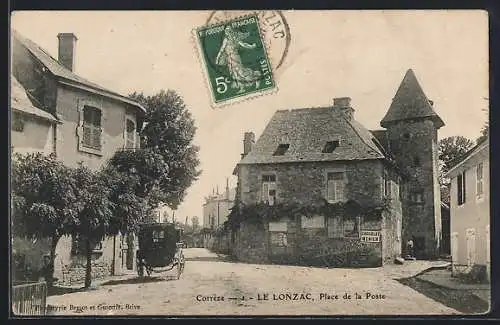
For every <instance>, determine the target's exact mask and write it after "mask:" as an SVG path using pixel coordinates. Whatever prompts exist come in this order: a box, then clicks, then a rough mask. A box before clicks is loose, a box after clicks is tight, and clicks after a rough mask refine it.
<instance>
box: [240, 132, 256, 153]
mask: <svg viewBox="0 0 500 325" xmlns="http://www.w3.org/2000/svg"><path fill="white" fill-rule="evenodd" d="M254 143H255V134H254V133H253V132H245V137H244V138H243V154H242V156H243V157H245V156H246V155H247V154H248V153H249V152H250V151H252V147H253V144H254Z"/></svg>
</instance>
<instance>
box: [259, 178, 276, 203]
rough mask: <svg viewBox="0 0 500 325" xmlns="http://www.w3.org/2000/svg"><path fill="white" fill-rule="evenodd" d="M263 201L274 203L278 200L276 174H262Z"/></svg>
mask: <svg viewBox="0 0 500 325" xmlns="http://www.w3.org/2000/svg"><path fill="white" fill-rule="evenodd" d="M262 201H263V202H265V203H267V204H269V205H274V203H275V201H276V175H262Z"/></svg>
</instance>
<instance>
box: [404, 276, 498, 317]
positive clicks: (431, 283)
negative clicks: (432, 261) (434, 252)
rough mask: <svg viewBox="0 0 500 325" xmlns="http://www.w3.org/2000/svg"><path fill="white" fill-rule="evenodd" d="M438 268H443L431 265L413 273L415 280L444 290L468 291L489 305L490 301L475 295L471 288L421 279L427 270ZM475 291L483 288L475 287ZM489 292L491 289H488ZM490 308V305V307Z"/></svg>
mask: <svg viewBox="0 0 500 325" xmlns="http://www.w3.org/2000/svg"><path fill="white" fill-rule="evenodd" d="M439 269H443V268H442V267H432V268H429V269H427V270H425V271H423V272H420V273H419V274H418V275H415V276H414V278H415V279H416V280H417V281H420V282H424V283H427V284H430V285H432V286H434V287H436V288H441V289H445V290H453V291H462V292H467V293H469V294H470V295H472V296H474V297H476V298H477V299H479V300H481V301H483V302H484V303H486V304H488V305H489V306H491V302H490V301H487V300H485V299H483V298H482V297H481V296H479V295H477V294H476V293H474V291H473V290H471V289H468V288H467V289H466V288H463V289H460V288H453V287H450V286H446V285H442V284H438V283H436V282H433V281H430V280H427V279H423V278H421V277H420V275H422V274H424V273H426V272H428V271H432V270H439ZM476 290H477V291H481V290H484V289H476ZM490 292H491V290H490ZM490 308H491V307H490Z"/></svg>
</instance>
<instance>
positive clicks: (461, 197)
mask: <svg viewBox="0 0 500 325" xmlns="http://www.w3.org/2000/svg"><path fill="white" fill-rule="evenodd" d="M465 189H466V187H465V171H464V172H462V173H461V174H459V175H458V176H457V203H458V205H462V204H464V203H465Z"/></svg>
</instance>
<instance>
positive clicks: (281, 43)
mask: <svg viewBox="0 0 500 325" xmlns="http://www.w3.org/2000/svg"><path fill="white" fill-rule="evenodd" d="M247 15H257V16H258V18H259V22H260V29H261V33H262V36H263V41H264V42H265V43H266V44H265V46H266V47H267V50H268V52H267V55H268V57H269V59H270V61H271V68H272V71H273V72H276V71H278V70H279V68H280V67H281V66H282V65H283V62H284V61H285V59H286V56H287V54H288V48H289V46H290V42H291V35H290V27H289V26H288V23H287V21H286V19H285V16H284V15H283V13H282V12H281V11H279V10H264V11H260V10H255V11H251V10H250V11H232V10H231V11H213V12H212V13H211V14H210V16H209V17H208V19H207V22H206V25H214V24H218V23H223V22H225V21H230V20H233V19H236V18H238V17H242V16H247Z"/></svg>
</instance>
